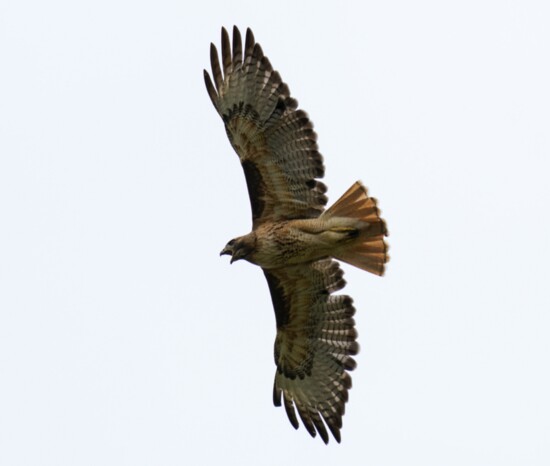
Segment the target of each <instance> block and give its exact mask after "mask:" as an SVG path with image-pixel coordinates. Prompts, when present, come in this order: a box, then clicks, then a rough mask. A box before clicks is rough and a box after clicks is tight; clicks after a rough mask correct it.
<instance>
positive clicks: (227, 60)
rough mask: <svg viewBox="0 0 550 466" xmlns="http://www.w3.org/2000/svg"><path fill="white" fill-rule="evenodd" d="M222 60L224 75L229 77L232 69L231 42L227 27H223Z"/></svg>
mask: <svg viewBox="0 0 550 466" xmlns="http://www.w3.org/2000/svg"><path fill="white" fill-rule="evenodd" d="M222 62H223V72H224V76H225V77H227V75H228V74H229V72H230V71H231V63H232V61H231V43H230V42H229V34H228V33H227V29H225V28H224V27H222Z"/></svg>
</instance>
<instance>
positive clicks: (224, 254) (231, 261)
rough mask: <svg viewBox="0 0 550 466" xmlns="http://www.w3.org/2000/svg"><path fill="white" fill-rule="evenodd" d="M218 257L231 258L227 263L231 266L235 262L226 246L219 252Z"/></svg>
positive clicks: (231, 251) (231, 250)
mask: <svg viewBox="0 0 550 466" xmlns="http://www.w3.org/2000/svg"><path fill="white" fill-rule="evenodd" d="M220 256H231V260H230V261H229V263H230V264H232V263H233V261H234V260H235V259H234V258H233V249H232V248H230V247H228V246H226V247H225V248H223V249H222V252H220Z"/></svg>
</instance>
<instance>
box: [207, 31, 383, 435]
mask: <svg viewBox="0 0 550 466" xmlns="http://www.w3.org/2000/svg"><path fill="white" fill-rule="evenodd" d="M221 58H222V61H221V64H220V62H219V59H218V51H217V49H216V47H215V46H214V44H211V48H210V61H211V64H212V76H213V80H212V79H211V77H210V75H209V74H208V72H207V71H204V78H205V83H206V88H207V90H208V94H209V95H210V98H211V100H212V103H213V104H214V107H216V110H217V111H218V113H219V114H220V116H221V117H222V119H223V121H224V124H225V129H226V132H227V136H228V137H229V141H230V142H231V145H232V146H233V148H234V149H235V151H236V152H237V154H238V156H239V159H240V161H241V164H242V166H243V170H244V174H245V178H246V183H247V186H248V193H249V197H250V204H251V207H252V231H251V232H250V233H248V234H247V235H244V236H240V237H238V238H235V239H233V240H231V241H229V243H227V245H226V246H225V248H224V249H223V251H222V253H221V254H228V255H231V262H233V261H235V260H239V259H245V260H247V261H249V262H251V263H253V264H256V265H259V266H260V267H262V269H263V271H264V274H265V277H266V280H267V283H268V286H269V291H270V293H271V298H272V301H273V307H274V309H275V318H276V324H277V336H276V339H275V364H276V365H277V371H276V374H275V383H274V388H273V401H274V403H275V405H276V406H281V405H284V407H285V410H286V412H287V414H288V418H289V420H290V422H291V424H292V425H293V426H294V427H295V428H298V425H299V423H298V417H297V416H296V411H297V413H298V416H299V417H300V419H301V420H302V423H303V424H304V426H305V427H306V429H307V431H308V432H309V433H310V434H311V435H312V436H313V437H315V436H316V435H317V433H319V435H320V436H321V438H322V439H323V441H324V442H325V443H328V440H329V436H328V432H327V427H328V430H330V432H331V433H332V435H333V436H334V438H335V439H336V441H338V442H340V428H341V427H342V416H343V414H344V409H345V403H346V401H347V400H348V390H349V389H350V388H351V377H350V375H349V373H348V371H351V370H353V369H354V368H355V365H356V363H355V361H354V359H353V358H352V356H353V355H355V354H357V352H358V351H359V345H358V344H357V341H356V339H357V332H356V330H355V322H354V320H353V314H354V313H355V308H354V307H353V300H352V299H351V298H350V297H349V296H345V295H335V294H333V293H334V292H336V291H338V290H341V289H342V288H343V287H344V285H345V281H344V279H343V272H342V269H341V268H340V266H339V265H338V262H336V261H335V260H334V259H339V260H341V261H344V262H347V263H349V264H352V265H354V266H356V267H359V268H361V269H363V270H366V271H368V272H372V273H374V274H377V275H382V274H383V273H384V264H385V263H386V262H387V261H388V255H387V249H388V248H387V245H386V243H385V242H384V236H386V235H387V229H386V224H385V222H384V220H382V219H381V218H380V211H379V210H378V208H377V206H376V201H375V200H374V199H373V198H371V197H369V196H368V194H367V190H366V188H365V187H364V186H363V185H362V184H361V183H360V182H356V183H354V184H353V185H352V186H351V187H350V189H349V190H348V191H347V192H346V193H345V194H344V195H343V196H342V197H341V198H340V199H339V200H338V201H336V203H335V204H334V205H332V206H331V207H330V208H329V209H328V210H325V205H326V203H327V198H326V196H325V193H326V186H325V185H324V184H323V183H322V182H320V181H319V180H318V179H319V178H322V177H323V175H324V170H325V168H324V165H323V158H322V156H321V154H320V153H319V152H318V147H317V135H316V133H315V132H314V131H313V125H312V124H311V122H310V120H309V118H308V116H307V114H306V113H305V112H304V111H303V110H299V109H298V103H297V102H296V100H295V99H293V98H292V97H290V91H289V89H288V86H287V85H286V84H285V83H284V82H283V81H282V79H281V77H280V76H279V73H278V72H277V71H274V70H273V68H272V66H271V64H270V63H269V60H268V59H267V57H265V56H264V54H263V52H262V49H261V47H260V45H259V44H257V43H256V42H255V40H254V36H253V34H252V31H251V30H250V29H247V31H246V39H245V45H244V51H243V47H242V40H241V34H240V32H239V30H238V29H237V28H236V27H234V28H233V47H231V43H230V40H229V35H228V33H227V31H226V30H225V29H223V28H222V53H221Z"/></svg>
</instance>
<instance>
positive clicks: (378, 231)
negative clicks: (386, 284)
mask: <svg viewBox="0 0 550 466" xmlns="http://www.w3.org/2000/svg"><path fill="white" fill-rule="evenodd" d="M322 216H323V217H340V218H342V217H343V218H351V219H355V220H360V221H361V222H364V223H365V224H367V225H365V226H363V227H361V228H360V229H359V233H358V235H357V237H356V238H354V239H353V241H350V242H348V243H347V244H346V245H345V246H343V247H342V248H341V249H339V250H337V251H336V252H335V254H334V258H335V259H338V260H341V261H343V262H347V263H348V264H351V265H354V266H355V267H359V268H360V269H362V270H366V271H367V272H371V273H374V274H376V275H383V274H384V269H385V263H386V262H388V260H389V255H388V245H387V244H386V242H385V241H384V236H388V230H387V228H386V222H385V221H384V220H383V219H382V218H381V217H380V210H379V209H378V207H377V206H376V199H375V198H373V197H369V195H368V191H367V188H365V186H363V184H362V183H361V182H360V181H356V182H355V183H354V184H353V185H352V186H351V187H350V188H349V189H348V190H347V191H346V192H345V193H344V194H343V195H342V197H340V199H338V200H337V201H336V202H335V203H334V204H333V205H332V206H331V207H330V208H329V209H328V210H326V211H325V212H324V213H323V214H322Z"/></svg>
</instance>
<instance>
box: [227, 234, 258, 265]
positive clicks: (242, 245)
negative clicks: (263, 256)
mask: <svg viewBox="0 0 550 466" xmlns="http://www.w3.org/2000/svg"><path fill="white" fill-rule="evenodd" d="M255 243H256V241H255V237H253V236H252V235H251V234H248V235H245V236H239V237H238V238H233V239H232V240H231V241H229V243H227V244H226V245H225V247H224V248H223V249H222V252H220V256H223V255H229V256H231V261H230V263H231V264H232V263H233V262H235V261H238V260H239V259H249V256H250V254H251V253H252V252H253V251H254V246H255Z"/></svg>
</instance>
